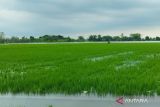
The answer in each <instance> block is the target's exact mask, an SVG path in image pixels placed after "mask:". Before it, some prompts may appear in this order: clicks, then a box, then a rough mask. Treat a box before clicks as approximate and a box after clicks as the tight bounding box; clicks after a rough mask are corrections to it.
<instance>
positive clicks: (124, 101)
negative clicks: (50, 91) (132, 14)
mask: <svg viewBox="0 0 160 107" xmlns="http://www.w3.org/2000/svg"><path fill="white" fill-rule="evenodd" d="M119 99H120V102H116V100H119ZM0 107H160V97H158V96H154V97H143V96H141V97H113V96H109V95H108V96H106V97H97V96H87V95H81V96H63V95H46V96H34V95H30V96H27V95H11V94H8V95H0Z"/></svg>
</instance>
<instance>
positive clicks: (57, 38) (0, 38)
mask: <svg viewBox="0 0 160 107" xmlns="http://www.w3.org/2000/svg"><path fill="white" fill-rule="evenodd" d="M85 41H92V42H94V41H97V42H101V41H108V42H110V41H160V37H158V36H157V37H149V36H146V37H145V38H142V36H141V34H140V33H133V34H130V35H129V36H125V35H124V34H123V33H122V34H121V35H120V36H111V35H90V36H89V37H88V38H84V36H79V37H78V38H77V39H74V38H71V37H69V36H68V37H65V36H62V35H44V36H40V37H34V36H30V37H25V36H24V37H16V36H12V37H10V38H5V36H4V33H3V32H0V43H32V42H35V43H36V42H85Z"/></svg>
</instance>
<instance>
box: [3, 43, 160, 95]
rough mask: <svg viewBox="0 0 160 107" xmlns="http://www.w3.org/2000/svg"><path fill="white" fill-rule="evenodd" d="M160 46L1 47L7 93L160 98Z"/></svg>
mask: <svg viewBox="0 0 160 107" xmlns="http://www.w3.org/2000/svg"><path fill="white" fill-rule="evenodd" d="M159 56H160V44H158V43H150V44H149V43H143V44H142V43H141V44H138V43H130V44H127V43H123V44H121V43H119V44H110V45H106V44H105V43H101V44H98V43H87V44H86V43H84V44H83V43H81V44H78V43H77V44H10V45H0V92H1V93H8V92H11V93H26V94H29V93H33V94H47V93H62V94H81V93H84V92H85V93H87V94H91V93H92V94H98V95H106V94H113V95H151V94H153V93H157V94H160V88H159V87H160V84H159V83H158V82H157V81H159V80H160V66H159V65H160V57H159Z"/></svg>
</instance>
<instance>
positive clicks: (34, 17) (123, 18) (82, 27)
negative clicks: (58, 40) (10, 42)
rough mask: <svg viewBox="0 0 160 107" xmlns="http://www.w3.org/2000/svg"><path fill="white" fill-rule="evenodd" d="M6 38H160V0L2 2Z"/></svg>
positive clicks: (0, 11)
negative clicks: (31, 36)
mask: <svg viewBox="0 0 160 107" xmlns="http://www.w3.org/2000/svg"><path fill="white" fill-rule="evenodd" d="M1 31H3V32H5V34H6V35H10V36H13V35H16V36H27V35H28V36H30V35H44V34H62V35H66V36H67V35H72V36H77V35H88V34H114V35H118V34H120V33H122V32H123V33H125V34H129V33H134V32H135V33H136V32H139V33H142V34H143V35H152V36H153V35H155V36H160V0H0V32H1Z"/></svg>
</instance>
